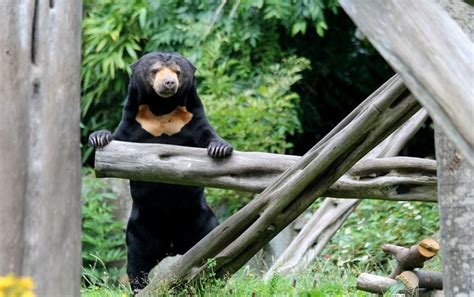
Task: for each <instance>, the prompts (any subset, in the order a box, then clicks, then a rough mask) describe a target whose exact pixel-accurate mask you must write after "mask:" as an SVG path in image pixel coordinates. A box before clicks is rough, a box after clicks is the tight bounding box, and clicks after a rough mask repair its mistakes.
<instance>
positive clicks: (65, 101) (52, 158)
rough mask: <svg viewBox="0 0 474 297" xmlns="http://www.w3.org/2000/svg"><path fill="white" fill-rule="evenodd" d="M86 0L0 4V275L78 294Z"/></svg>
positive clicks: (41, 291) (40, 289)
mask: <svg viewBox="0 0 474 297" xmlns="http://www.w3.org/2000/svg"><path fill="white" fill-rule="evenodd" d="M81 15H82V11H81V1H79V0H76V1H54V0H49V1H38V0H36V1H17V0H5V1H2V2H1V4H0V27H1V30H0V77H1V79H0V98H2V108H1V109H0V131H1V133H0V135H1V136H2V140H1V141H0V169H1V170H0V187H1V191H0V230H1V235H0V237H1V239H0V275H5V274H7V273H10V272H12V273H15V274H17V275H25V276H31V277H32V278H33V280H34V283H35V285H36V289H35V292H36V293H37V295H38V296H79V294H80V271H81V253H80V251H81V241H80V233H81V210H80V209H81V203H80V185H81V171H80V166H81V164H80V150H79V136H80V135H79V118H80V104H79V103H80V58H81V57H80V47H81Z"/></svg>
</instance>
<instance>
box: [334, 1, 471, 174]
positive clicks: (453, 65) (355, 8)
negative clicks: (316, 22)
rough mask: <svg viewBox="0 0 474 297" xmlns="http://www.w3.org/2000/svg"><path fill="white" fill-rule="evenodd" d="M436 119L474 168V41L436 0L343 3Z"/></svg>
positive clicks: (359, 26) (343, 6) (349, 13)
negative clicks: (473, 41) (473, 88)
mask: <svg viewBox="0 0 474 297" xmlns="http://www.w3.org/2000/svg"><path fill="white" fill-rule="evenodd" d="M340 4H341V6H342V8H343V9H344V10H345V11H346V13H347V14H348V15H349V16H350V17H351V19H352V20H353V21H354V22H355V23H356V25H357V27H358V28H359V29H360V30H361V31H362V32H363V33H364V34H365V35H366V36H367V38H368V39H369V40H370V42H371V43H372V45H373V46H374V47H375V48H376V49H377V50H378V52H379V53H380V54H381V55H382V56H383V57H384V58H385V59H386V60H387V62H388V63H389V64H390V65H391V66H392V67H393V68H394V69H395V71H397V72H398V73H399V74H400V76H401V77H402V78H403V81H404V82H405V84H406V86H407V87H408V88H409V89H410V91H411V92H412V94H413V95H414V96H415V97H416V99H417V100H419V102H420V103H421V104H422V105H423V106H424V107H425V108H426V109H427V110H428V112H429V114H430V116H431V117H432V118H433V121H434V122H435V123H436V124H437V125H439V127H440V129H441V130H442V131H443V133H444V134H445V135H446V136H447V137H448V138H449V139H450V140H451V141H452V142H453V144H454V145H455V146H456V148H457V149H458V150H459V152H460V153H461V154H462V155H463V156H464V157H465V158H466V160H467V161H468V162H470V163H471V164H472V165H474V129H472V115H473V114H474V104H473V99H472V78H473V77H474V67H472V57H473V56H474V47H473V46H472V42H471V41H470V40H469V38H468V37H467V36H466V34H465V33H464V32H463V31H462V29H461V28H460V27H459V26H458V25H457V24H456V23H455V21H453V19H452V18H451V17H450V16H449V15H448V14H447V13H446V11H444V10H443V8H442V7H440V5H438V4H437V3H435V1H431V0H418V1H412V0H372V1H365V0H341V1H340Z"/></svg>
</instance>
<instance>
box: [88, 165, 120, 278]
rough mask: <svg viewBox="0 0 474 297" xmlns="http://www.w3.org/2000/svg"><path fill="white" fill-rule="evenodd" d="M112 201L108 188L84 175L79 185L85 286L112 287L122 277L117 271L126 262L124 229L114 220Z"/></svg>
mask: <svg viewBox="0 0 474 297" xmlns="http://www.w3.org/2000/svg"><path fill="white" fill-rule="evenodd" d="M114 199H116V198H115V196H114V195H113V194H112V193H111V191H110V188H109V187H108V186H107V184H106V183H105V182H104V181H102V180H99V179H96V178H95V177H93V174H92V173H91V172H90V171H86V174H85V175H84V177H83V185H82V201H83V204H82V262H83V268H82V270H83V271H82V275H83V279H84V282H85V284H86V285H97V284H98V283H100V284H101V285H105V284H108V283H111V284H112V283H115V282H116V281H117V280H118V278H119V277H120V276H121V275H123V274H124V271H123V269H122V267H120V266H118V267H117V264H119V263H120V262H123V261H125V259H126V253H125V246H124V244H125V233H124V231H123V230H124V225H123V223H122V222H120V221H117V220H115V219H114V218H113V210H114V206H113V204H111V201H112V200H114ZM104 281H106V283H105V284H104V283H103V282H104Z"/></svg>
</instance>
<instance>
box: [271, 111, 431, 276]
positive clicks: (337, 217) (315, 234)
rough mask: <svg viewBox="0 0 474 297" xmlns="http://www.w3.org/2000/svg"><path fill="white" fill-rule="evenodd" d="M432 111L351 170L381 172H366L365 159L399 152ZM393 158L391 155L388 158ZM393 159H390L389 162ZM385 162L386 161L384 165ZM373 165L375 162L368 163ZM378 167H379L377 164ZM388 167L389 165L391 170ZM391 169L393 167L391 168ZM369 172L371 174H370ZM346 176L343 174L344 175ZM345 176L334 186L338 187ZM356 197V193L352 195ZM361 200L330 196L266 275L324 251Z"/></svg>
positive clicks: (415, 119)
mask: <svg viewBox="0 0 474 297" xmlns="http://www.w3.org/2000/svg"><path fill="white" fill-rule="evenodd" d="M427 117H428V114H427V112H426V110H424V109H422V110H420V111H419V112H417V113H416V114H415V115H414V116H413V117H412V118H411V119H410V120H408V121H407V122H406V123H405V124H404V125H403V126H402V127H400V128H399V129H398V130H397V131H395V132H393V134H392V135H390V136H389V137H387V138H386V139H385V140H384V141H383V142H382V143H380V144H379V145H378V146H377V147H376V148H374V149H373V150H372V151H371V152H369V153H368V154H367V155H366V156H365V157H364V159H362V160H361V161H359V163H357V164H356V165H355V166H354V167H353V168H352V169H351V171H350V172H351V173H352V174H354V173H356V172H358V175H359V176H358V179H357V180H358V181H360V178H361V177H363V176H364V177H363V178H365V177H367V176H372V175H377V174H380V172H378V173H377V172H376V171H374V170H372V171H371V172H370V173H369V172H365V170H364V167H366V165H363V164H362V163H364V162H369V164H370V159H371V158H383V157H392V156H396V155H398V153H399V152H400V150H401V149H402V148H403V147H404V146H405V144H406V143H407V142H408V141H409V140H410V139H411V138H412V137H413V135H414V134H415V133H416V132H417V131H418V130H419V128H420V127H421V126H422V124H423V123H424V122H425V120H426V118H427ZM387 160H390V159H387ZM388 163H390V161H389V162H388ZM384 166H385V165H384ZM368 167H371V166H367V168H368ZM374 169H375V168H374ZM387 169H388V168H385V172H387V171H386V170H387ZM388 172H390V171H388ZM367 173H368V175H367ZM343 178H344V176H343V177H342V178H341V179H343ZM341 179H339V181H337V182H336V183H335V184H334V185H332V186H331V188H333V187H337V186H338V184H339V183H340V181H341ZM352 198H354V197H352ZM360 201H361V200H359V199H345V200H343V199H335V198H326V199H325V200H324V201H323V203H321V206H320V207H319V208H318V210H317V211H316V212H315V213H314V214H313V216H312V217H311V219H310V220H309V221H308V222H307V223H306V225H305V226H304V227H303V229H302V230H301V231H300V232H299V233H298V236H296V237H295V239H294V240H293V241H292V242H291V243H290V245H289V246H288V247H287V248H286V249H285V251H284V252H283V253H282V254H281V255H280V256H279V257H278V259H276V260H275V262H274V263H273V265H272V266H271V267H270V269H269V270H268V272H267V273H266V274H265V279H269V278H270V277H271V276H272V275H273V274H274V273H275V272H277V273H279V274H289V273H291V272H294V271H296V270H301V269H303V268H305V267H307V266H308V265H309V264H310V263H312V261H313V260H314V259H315V258H316V257H317V256H318V255H319V254H320V253H321V251H322V250H323V249H324V247H325V246H326V244H327V243H328V242H329V240H330V239H331V238H332V236H333V235H334V234H335V233H336V232H337V230H338V229H339V228H340V227H341V226H342V224H343V223H344V222H345V221H346V219H347V217H349V215H350V214H351V213H352V212H353V211H354V209H355V208H356V207H357V206H358V204H359V203H360Z"/></svg>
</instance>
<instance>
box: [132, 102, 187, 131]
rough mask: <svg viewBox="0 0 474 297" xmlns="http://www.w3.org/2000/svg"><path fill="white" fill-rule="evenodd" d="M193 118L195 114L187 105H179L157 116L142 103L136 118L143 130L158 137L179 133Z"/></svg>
mask: <svg viewBox="0 0 474 297" xmlns="http://www.w3.org/2000/svg"><path fill="white" fill-rule="evenodd" d="M192 118H193V114H192V113H190V112H189V111H187V110H186V107H185V106H178V107H177V108H176V109H175V110H173V111H172V112H170V113H168V114H164V115H160V116H157V115H155V114H153V113H152V112H151V110H150V108H149V107H148V105H140V106H139V107H138V113H137V116H136V117H135V120H136V121H137V122H138V123H139V124H140V125H141V126H142V128H143V130H145V131H147V132H148V133H150V134H151V135H153V136H155V137H157V136H161V135H163V134H166V135H170V136H171V135H173V134H176V133H179V131H181V129H183V127H184V126H186V124H188V123H189V122H190V121H191V119H192Z"/></svg>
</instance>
